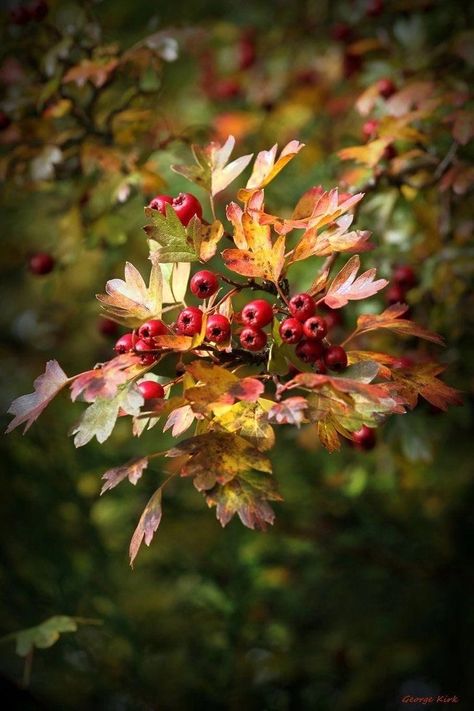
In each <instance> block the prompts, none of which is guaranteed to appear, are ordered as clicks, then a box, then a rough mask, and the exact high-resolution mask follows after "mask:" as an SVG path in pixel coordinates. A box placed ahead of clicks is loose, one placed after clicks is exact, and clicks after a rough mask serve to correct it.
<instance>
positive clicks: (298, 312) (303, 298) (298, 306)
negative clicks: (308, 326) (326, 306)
mask: <svg viewBox="0 0 474 711" xmlns="http://www.w3.org/2000/svg"><path fill="white" fill-rule="evenodd" d="M289 309H290V313H291V315H292V316H294V317H295V318H296V319H298V321H306V319H308V318H310V317H311V316H313V315H314V312H315V311H316V304H315V302H314V299H313V297H312V296H310V295H309V294H305V293H303V294H295V295H294V296H292V298H291V299H290V303H289Z"/></svg>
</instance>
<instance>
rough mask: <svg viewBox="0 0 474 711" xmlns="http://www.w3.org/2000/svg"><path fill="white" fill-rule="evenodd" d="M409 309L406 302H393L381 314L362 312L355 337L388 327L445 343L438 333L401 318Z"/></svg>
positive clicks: (441, 343) (391, 329)
mask: <svg viewBox="0 0 474 711" xmlns="http://www.w3.org/2000/svg"><path fill="white" fill-rule="evenodd" d="M407 309H408V306H407V305H406V304H393V305H392V306H389V307H388V308H387V309H385V311H383V312H382V313H381V314H362V315H361V316H359V318H358V319H357V329H356V330H355V332H354V334H353V337H355V336H360V335H361V334H362V333H368V332H369V331H376V330H377V329H379V328H386V329H388V330H389V331H393V333H397V334H402V335H404V336H416V337H417V338H424V339H425V340H426V341H431V342H432V343H437V344H438V345H443V344H444V341H443V339H442V338H441V336H438V334H437V333H433V332H432V331H428V329H426V328H424V327H423V326H419V325H418V324H416V323H415V322H414V321H411V320H409V319H404V318H400V317H401V316H402V315H403V314H404V313H405V312H406V311H407Z"/></svg>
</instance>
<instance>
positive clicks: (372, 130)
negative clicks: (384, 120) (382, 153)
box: [362, 119, 379, 138]
mask: <svg viewBox="0 0 474 711" xmlns="http://www.w3.org/2000/svg"><path fill="white" fill-rule="evenodd" d="M378 127H379V122H378V121H377V119H369V120H368V121H366V122H365V123H364V125H363V126H362V133H363V135H364V136H365V138H372V137H373V136H375V134H376V133H377V129H378Z"/></svg>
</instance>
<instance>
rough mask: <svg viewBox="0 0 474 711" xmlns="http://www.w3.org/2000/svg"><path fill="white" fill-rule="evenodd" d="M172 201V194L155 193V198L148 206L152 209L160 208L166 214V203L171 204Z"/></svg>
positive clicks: (159, 210)
mask: <svg viewBox="0 0 474 711" xmlns="http://www.w3.org/2000/svg"><path fill="white" fill-rule="evenodd" d="M172 202H173V197H172V195H155V197H154V198H153V200H151V201H150V202H149V203H148V207H149V208H151V209H152V210H158V212H161V214H162V215H166V205H171V203H172Z"/></svg>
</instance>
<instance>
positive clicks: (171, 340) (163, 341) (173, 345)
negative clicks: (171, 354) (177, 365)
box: [154, 335, 193, 351]
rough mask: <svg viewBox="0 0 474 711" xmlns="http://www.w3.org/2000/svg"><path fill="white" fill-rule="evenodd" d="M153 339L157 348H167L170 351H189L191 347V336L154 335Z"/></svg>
mask: <svg viewBox="0 0 474 711" xmlns="http://www.w3.org/2000/svg"><path fill="white" fill-rule="evenodd" d="M154 341H155V344H156V347H157V348H169V349H170V350H172V351H189V350H190V349H191V348H192V347H193V337H192V336H172V335H169V336H168V335H164V336H156V337H155V339H154Z"/></svg>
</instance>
